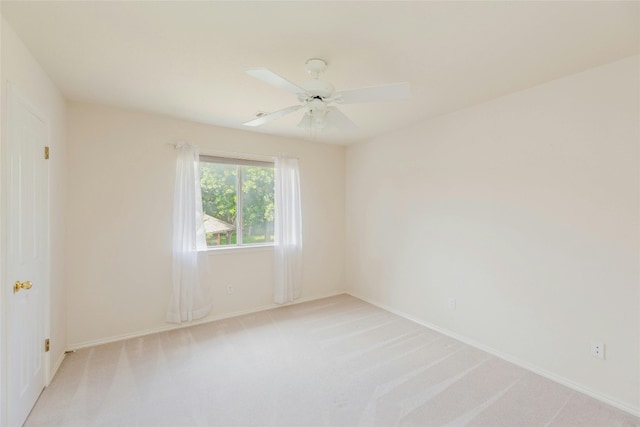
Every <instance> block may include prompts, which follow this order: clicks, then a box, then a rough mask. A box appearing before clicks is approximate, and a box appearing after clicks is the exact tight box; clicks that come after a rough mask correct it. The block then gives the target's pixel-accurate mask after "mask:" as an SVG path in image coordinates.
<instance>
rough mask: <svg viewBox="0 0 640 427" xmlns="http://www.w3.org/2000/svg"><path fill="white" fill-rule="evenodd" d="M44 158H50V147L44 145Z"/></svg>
mask: <svg viewBox="0 0 640 427" xmlns="http://www.w3.org/2000/svg"><path fill="white" fill-rule="evenodd" d="M44 158H45V160H49V147H44Z"/></svg>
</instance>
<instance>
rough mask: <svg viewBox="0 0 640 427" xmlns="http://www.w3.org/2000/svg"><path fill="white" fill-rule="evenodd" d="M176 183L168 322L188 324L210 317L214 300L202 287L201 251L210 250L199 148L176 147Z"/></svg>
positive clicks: (184, 145)
mask: <svg viewBox="0 0 640 427" xmlns="http://www.w3.org/2000/svg"><path fill="white" fill-rule="evenodd" d="M176 151H177V153H178V156H177V162H176V180H175V186H174V194H173V294H172V296H171V301H170V303H169V309H168V311H167V321H168V322H172V323H180V322H188V321H191V320H194V319H199V318H201V317H204V316H206V315H207V314H208V313H209V311H211V301H210V299H209V298H207V292H205V289H204V288H203V287H202V286H201V283H200V282H201V281H200V277H199V276H200V272H199V269H198V250H199V249H206V248H207V242H206V240H205V231H204V223H203V214H202V193H201V192H200V165H199V150H198V147H196V146H193V145H190V144H178V145H176Z"/></svg>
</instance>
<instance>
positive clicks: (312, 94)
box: [244, 58, 411, 131]
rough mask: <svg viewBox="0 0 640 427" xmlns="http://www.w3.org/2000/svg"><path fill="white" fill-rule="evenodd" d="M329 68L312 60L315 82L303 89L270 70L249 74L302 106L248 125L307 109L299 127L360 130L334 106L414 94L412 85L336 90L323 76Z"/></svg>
mask: <svg viewBox="0 0 640 427" xmlns="http://www.w3.org/2000/svg"><path fill="white" fill-rule="evenodd" d="M326 68H327V62H326V61H325V60H323V59H319V58H312V59H309V60H308V61H307V63H306V69H307V72H308V73H309V74H310V75H311V77H312V79H311V80H308V81H306V82H304V83H302V84H301V85H300V86H298V85H296V84H294V83H291V82H290V81H288V80H287V79H285V78H284V77H281V76H279V75H278V74H276V73H274V72H273V71H271V70H269V69H267V68H252V69H249V70H246V72H247V74H249V75H250V76H251V77H255V78H256V79H259V80H262V81H264V82H266V83H269V84H270V85H273V86H275V87H278V88H280V89H284V90H286V91H288V92H291V93H293V94H294V95H296V96H297V97H298V101H299V102H300V104H298V105H292V106H290V107H287V108H283V109H282V110H278V111H275V112H273V113H258V114H257V118H255V119H253V120H249V121H248V122H245V123H244V125H245V126H252V127H255V126H262V125H264V124H266V123H268V122H271V121H273V120H276V119H279V118H280V117H283V116H286V115H287V114H290V113H293V112H295V111H298V110H304V116H303V117H302V120H300V123H298V126H299V127H301V128H303V129H309V130H322V129H324V128H325V127H326V126H327V125H329V126H334V127H336V128H338V129H339V130H343V131H349V130H355V129H357V126H356V125H355V123H353V122H352V121H351V120H350V119H349V118H348V117H347V116H346V115H344V113H342V112H341V111H340V110H339V109H338V108H337V107H335V106H333V105H330V104H332V103H336V104H353V103H361V102H376V101H396V100H401V99H405V98H408V97H409V96H410V95H411V88H410V86H409V83H406V82H405V83H394V84H389V85H385V86H374V87H366V88H361V89H351V90H341V91H337V92H336V91H335V89H334V87H333V85H332V84H331V83H329V82H327V81H324V80H320V74H321V73H322V72H323V71H325V70H326Z"/></svg>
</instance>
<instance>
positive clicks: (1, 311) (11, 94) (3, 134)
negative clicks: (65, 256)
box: [0, 80, 51, 425]
mask: <svg viewBox="0 0 640 427" xmlns="http://www.w3.org/2000/svg"><path fill="white" fill-rule="evenodd" d="M0 86H2V101H1V102H2V116H1V117H0V121H1V123H2V124H1V125H0V126H1V127H0V235H1V236H2V239H0V240H1V244H0V272H1V273H0V283H1V286H0V402H2V403H1V404H0V425H7V422H8V421H9V418H8V407H7V405H8V403H7V402H8V399H7V398H8V359H9V349H8V345H7V344H8V338H9V331H8V328H7V321H8V311H9V310H8V309H9V301H10V298H11V296H12V292H9V291H10V288H11V286H10V285H11V284H12V283H13V281H14V280H16V279H15V278H10V277H8V274H7V243H6V236H7V231H8V223H7V222H8V221H7V213H8V208H9V207H8V200H7V192H8V191H7V190H8V175H7V173H8V171H9V167H8V166H9V165H8V160H7V150H8V145H9V136H10V132H9V129H10V128H11V126H12V124H11V123H10V120H11V116H12V114H13V113H12V111H13V103H14V101H15V102H21V103H23V105H24V106H25V107H26V108H27V109H28V110H29V111H30V112H31V114H33V115H34V116H36V117H37V118H38V119H39V120H41V121H42V122H43V123H44V126H45V132H46V135H45V144H46V145H47V146H50V141H51V127H50V125H49V121H48V120H47V119H46V116H45V115H44V114H42V113H41V112H40V111H39V110H38V109H37V108H35V107H34V106H33V104H32V103H31V101H30V100H29V98H27V97H26V96H24V95H23V94H22V93H21V92H20V91H19V90H18V89H17V87H16V86H15V85H14V84H13V83H12V82H10V81H8V80H4V81H2V82H0ZM46 167H47V170H46V171H45V177H46V183H45V184H46V191H45V197H46V201H45V209H44V210H45V214H46V215H45V221H44V227H45V233H44V234H45V239H46V242H45V255H44V256H45V266H44V277H45V283H44V284H43V285H44V289H43V292H42V297H43V301H42V304H43V307H42V308H43V309H44V316H43V322H44V325H43V327H44V331H45V335H46V336H47V337H50V336H51V296H50V291H51V200H50V198H51V188H50V181H51V170H50V169H51V168H50V165H49V164H48V163H47V166H46ZM43 344H44V343H43ZM44 372H45V387H46V386H48V385H49V383H50V382H51V378H50V375H51V353H50V352H46V353H45V354H44Z"/></svg>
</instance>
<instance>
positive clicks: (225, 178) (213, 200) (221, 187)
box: [200, 162, 238, 246]
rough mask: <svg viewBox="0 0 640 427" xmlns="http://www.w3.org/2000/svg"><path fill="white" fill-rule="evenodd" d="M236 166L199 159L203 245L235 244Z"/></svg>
mask: <svg viewBox="0 0 640 427" xmlns="http://www.w3.org/2000/svg"><path fill="white" fill-rule="evenodd" d="M237 170H238V168H237V166H235V165H229V164H218V163H207V162H201V163H200V186H201V188H202V210H203V211H204V227H205V232H206V235H207V246H219V245H235V244H236V206H237V195H236V182H237V179H238V176H237Z"/></svg>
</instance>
